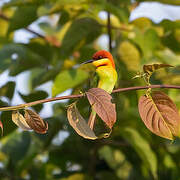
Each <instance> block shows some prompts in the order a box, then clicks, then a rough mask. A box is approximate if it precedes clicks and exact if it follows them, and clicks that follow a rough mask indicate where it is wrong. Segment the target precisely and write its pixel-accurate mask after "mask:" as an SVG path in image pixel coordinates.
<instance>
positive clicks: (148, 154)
mask: <svg viewBox="0 0 180 180" xmlns="http://www.w3.org/2000/svg"><path fill="white" fill-rule="evenodd" d="M122 136H123V137H124V138H125V139H126V140H127V141H128V142H129V143H130V144H131V145H132V146H133V148H134V149H135V151H136V152H137V154H138V155H139V156H140V158H141V160H142V161H143V162H144V165H145V166H146V168H148V169H149V170H150V171H151V173H152V175H153V176H154V177H155V178H156V177H157V159H156V155H155V153H154V152H153V151H152V149H151V147H150V146H149V144H148V142H147V141H146V139H144V138H143V137H142V136H141V135H140V134H139V133H138V131H136V130H135V129H132V128H129V127H128V128H125V129H124V130H123V132H122Z"/></svg>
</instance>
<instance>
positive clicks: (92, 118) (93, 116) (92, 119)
mask: <svg viewBox="0 0 180 180" xmlns="http://www.w3.org/2000/svg"><path fill="white" fill-rule="evenodd" d="M95 119H96V112H95V111H94V110H92V112H91V114H90V116H89V120H88V125H89V127H90V128H91V129H92V130H93V127H94V124H95Z"/></svg>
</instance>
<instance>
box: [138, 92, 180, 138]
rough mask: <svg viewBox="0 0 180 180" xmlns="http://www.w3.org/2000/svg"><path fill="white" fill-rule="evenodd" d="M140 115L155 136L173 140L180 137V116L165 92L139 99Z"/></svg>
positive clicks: (154, 93)
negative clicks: (174, 137)
mask: <svg viewBox="0 0 180 180" xmlns="http://www.w3.org/2000/svg"><path fill="white" fill-rule="evenodd" d="M138 108H139V113H140V116H141V118H142V120H143V122H144V124H145V125H146V127H147V128H148V129H149V130H150V131H152V132H153V133H154V134H156V135H158V136H161V137H164V138H167V139H171V140H172V139H173V136H179V135H180V116H179V113H178V110H177V108H176V105H175V104H174V103H173V101H172V100H171V99H170V98H169V97H168V96H167V95H166V94H165V93H163V92H160V91H154V92H152V95H151V96H149V97H147V96H146V95H144V96H141V97H140V99H139V105H138Z"/></svg>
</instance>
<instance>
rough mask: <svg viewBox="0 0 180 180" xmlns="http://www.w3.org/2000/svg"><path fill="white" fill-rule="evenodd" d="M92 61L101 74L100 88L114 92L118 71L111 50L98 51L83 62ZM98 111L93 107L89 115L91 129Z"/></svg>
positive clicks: (99, 74)
mask: <svg viewBox="0 0 180 180" xmlns="http://www.w3.org/2000/svg"><path fill="white" fill-rule="evenodd" d="M87 63H92V64H93V66H95V68H96V73H97V75H98V76H99V81H98V86H97V87H98V88H101V89H104V90H105V91H107V92H108V93H109V94H110V93H111V92H112V90H113V88H114V86H115V83H116V81H117V72H116V69H115V63H114V59H113V56H112V55H111V53H110V52H108V51H105V50H101V51H98V52H96V53H95V54H94V55H93V57H92V59H91V60H89V61H86V62H84V63H83V64H87ZM95 118H96V112H95V111H94V110H93V108H92V112H91V114H90V117H89V121H88V125H89V127H90V128H91V129H93V127H94V123H95Z"/></svg>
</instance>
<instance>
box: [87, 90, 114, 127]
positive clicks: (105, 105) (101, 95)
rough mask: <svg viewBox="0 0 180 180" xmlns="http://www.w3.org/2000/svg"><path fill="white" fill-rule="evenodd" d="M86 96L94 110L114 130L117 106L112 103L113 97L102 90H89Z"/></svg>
mask: <svg viewBox="0 0 180 180" xmlns="http://www.w3.org/2000/svg"><path fill="white" fill-rule="evenodd" d="M86 95H87V98H88V100H89V103H90V104H91V106H92V108H93V110H94V111H96V113H97V114H98V116H99V117H100V118H101V119H102V120H103V121H104V122H105V123H106V125H107V126H108V127H109V128H112V127H113V125H114V123H115V122H116V109H115V104H113V103H112V102H111V99H112V97H111V95H110V94H109V93H108V92H106V91H105V90H103V89H100V88H92V89H89V90H88V92H86Z"/></svg>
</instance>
